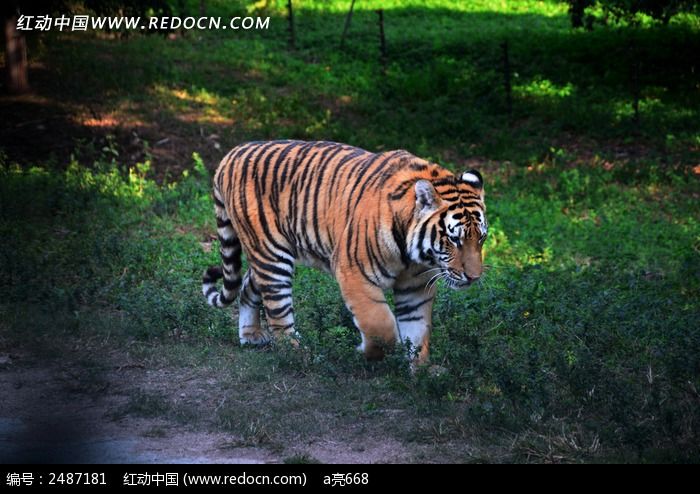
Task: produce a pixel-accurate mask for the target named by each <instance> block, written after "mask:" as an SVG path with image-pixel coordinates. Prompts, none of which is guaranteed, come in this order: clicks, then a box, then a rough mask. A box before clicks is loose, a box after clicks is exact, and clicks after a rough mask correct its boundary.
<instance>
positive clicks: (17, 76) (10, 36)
mask: <svg viewBox="0 0 700 494" xmlns="http://www.w3.org/2000/svg"><path fill="white" fill-rule="evenodd" d="M5 70H6V71H7V89H8V91H9V92H11V93H24V92H27V91H29V78H28V77H27V41H26V40H25V38H24V34H23V33H22V31H18V30H17V15H16V14H13V15H9V16H7V17H5Z"/></svg>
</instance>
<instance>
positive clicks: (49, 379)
mask: <svg viewBox="0 0 700 494" xmlns="http://www.w3.org/2000/svg"><path fill="white" fill-rule="evenodd" d="M110 360H114V359H113V356H112V358H110ZM108 369H109V370H108V372H101V373H99V374H95V373H93V372H91V371H90V369H89V368H85V367H84V366H83V365H81V364H80V363H76V362H67V361H64V362H62V363H58V362H55V361H54V362H49V361H47V360H45V359H40V358H37V357H34V356H30V355H28V354H18V353H10V354H7V353H5V354H0V396H2V403H1V404H0V462H2V463H19V462H21V463H24V462H29V463H32V462H34V463H37V462H38V463H280V462H283V461H284V460H285V459H286V458H287V459H288V458H294V457H295V455H300V456H301V457H307V458H308V457H310V458H313V459H314V460H317V461H320V462H322V463H375V462H386V461H401V460H402V458H406V450H405V449H404V446H403V445H402V444H400V443H398V442H397V441H395V440H392V439H389V438H384V439H382V438H375V440H374V441H372V443H371V444H363V445H361V446H360V445H357V444H348V443H346V442H343V441H338V440H335V439H334V438H333V437H321V438H318V440H315V441H313V442H311V443H307V444H304V445H292V444H290V445H285V446H284V447H282V448H280V447H279V446H277V447H275V448H266V447H249V446H241V443H242V441H241V438H240V437H236V436H235V435H233V434H229V433H225V432H219V431H211V430H206V429H207V428H206V427H198V426H191V425H188V424H183V423H177V422H176V421H172V420H169V419H168V418H163V417H157V418H149V417H140V416H138V414H133V413H130V412H129V406H128V405H129V403H130V400H133V396H134V391H135V390H138V389H144V388H148V387H152V386H154V383H155V385H157V386H159V387H161V388H162V386H163V384H162V382H163V381H164V379H163V377H164V375H163V373H167V374H169V375H167V376H165V377H168V378H170V379H165V381H167V382H170V383H171V384H170V385H168V386H167V389H168V390H169V392H171V393H177V394H178V395H180V393H179V392H180V391H182V390H186V387H180V384H179V383H182V381H183V380H178V379H172V378H173V377H174V376H173V375H172V374H173V373H174V372H177V370H175V369H160V370H157V371H146V370H144V369H142V368H140V366H125V367H120V366H116V365H111V366H109V367H108ZM190 381H192V379H191V378H190ZM187 391H188V392H189V391H190V390H187ZM184 395H185V393H184V392H183V393H182V395H181V396H184ZM203 429H204V430H203Z"/></svg>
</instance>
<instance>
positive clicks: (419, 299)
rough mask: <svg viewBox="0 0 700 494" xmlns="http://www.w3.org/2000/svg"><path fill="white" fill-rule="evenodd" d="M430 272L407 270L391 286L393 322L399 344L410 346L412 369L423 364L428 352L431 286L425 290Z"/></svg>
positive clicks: (430, 328) (433, 294) (429, 278)
mask: <svg viewBox="0 0 700 494" xmlns="http://www.w3.org/2000/svg"><path fill="white" fill-rule="evenodd" d="M431 274H436V273H435V272H434V270H426V269H425V268H422V267H421V268H418V270H417V271H416V270H415V269H409V270H406V271H404V272H403V273H401V275H399V277H398V278H397V279H396V283H395V284H394V304H395V313H396V321H397V323H398V326H399V335H400V338H401V342H402V343H406V342H407V341H408V343H410V345H411V357H412V358H413V362H412V363H413V365H420V364H424V363H425V362H427V360H428V355H429V352H430V333H431V331H432V317H433V300H434V299H435V291H436V288H435V285H434V284H432V285H431V286H430V287H428V284H429V282H430V280H431Z"/></svg>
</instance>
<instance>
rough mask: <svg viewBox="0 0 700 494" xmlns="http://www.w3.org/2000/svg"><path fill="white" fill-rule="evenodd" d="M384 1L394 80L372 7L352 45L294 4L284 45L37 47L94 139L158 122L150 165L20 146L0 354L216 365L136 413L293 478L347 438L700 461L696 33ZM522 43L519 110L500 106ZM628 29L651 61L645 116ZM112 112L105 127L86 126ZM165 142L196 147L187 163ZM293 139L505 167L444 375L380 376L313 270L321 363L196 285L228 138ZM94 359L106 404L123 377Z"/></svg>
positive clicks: (142, 392)
mask: <svg viewBox="0 0 700 494" xmlns="http://www.w3.org/2000/svg"><path fill="white" fill-rule="evenodd" d="M383 4H384V5H385V7H384V8H385V9H386V22H387V36H388V42H389V53H390V56H389V62H388V65H387V67H386V71H385V74H383V73H382V70H381V68H380V66H379V65H378V62H377V56H378V54H377V51H376V50H377V49H376V40H375V35H376V34H375V32H374V30H375V24H374V23H375V22H376V19H375V14H374V13H373V12H372V10H371V9H372V8H374V4H369V3H365V2H362V10H358V12H357V13H356V16H355V18H354V20H353V27H352V30H351V36H350V38H349V40H348V47H347V49H346V51H345V52H340V51H339V50H338V49H337V47H336V46H337V45H336V43H337V41H339V33H340V30H341V28H342V22H343V19H344V17H343V12H344V9H346V8H347V6H346V4H345V3H343V2H332V3H330V4H326V3H325V2H313V1H308V2H304V3H303V4H302V6H301V7H300V8H299V10H298V22H299V24H298V31H299V48H298V49H297V50H296V51H288V50H287V49H286V38H285V32H284V28H285V26H284V20H283V19H282V18H281V17H280V15H281V8H280V7H276V6H272V7H269V12H270V13H271V15H272V16H273V20H272V26H273V27H272V29H271V30H270V31H268V32H265V33H238V34H236V35H235V36H228V37H225V36H222V35H221V34H220V33H195V32H190V33H187V35H186V36H185V37H184V38H178V39H174V40H169V39H166V38H163V37H158V36H149V37H145V36H132V37H130V38H128V39H126V40H119V41H117V40H107V39H98V38H96V37H61V38H60V39H56V40H55V42H53V43H49V44H47V45H45V46H44V47H43V48H40V49H38V50H37V51H36V52H35V53H36V56H37V57H38V58H39V60H41V61H42V62H44V63H46V64H47V66H48V69H47V70H50V71H52V73H57V74H61V73H65V71H66V70H68V68H69V67H70V68H71V70H74V71H75V73H77V74H80V77H69V78H63V79H60V81H61V82H60V84H59V83H57V82H45V83H41V84H45V85H44V86H41V84H40V87H41V88H42V90H43V91H45V93H46V95H47V97H48V98H52V99H53V101H54V103H55V104H59V103H58V102H59V101H60V102H61V103H60V104H61V105H63V108H68V109H69V110H70V111H71V112H72V113H71V115H73V116H74V118H75V120H76V121H78V122H82V124H81V125H83V127H89V125H88V124H92V125H97V126H98V127H99V125H102V124H104V122H105V121H108V120H109V119H108V118H107V115H111V117H110V118H113V119H114V120H116V121H118V122H122V123H123V125H125V126H126V127H127V128H128V129H132V128H133V129H136V131H137V132H138V134H139V136H140V138H141V142H139V149H140V153H139V154H138V155H137V156H136V157H133V154H131V153H129V152H128V150H127V147H128V146H127V145H126V144H125V142H124V141H123V140H120V139H121V138H120V137H119V129H116V130H115V129H113V128H109V127H106V129H107V131H108V132H111V133H114V134H115V135H116V136H117V137H113V138H109V139H107V140H105V141H102V140H100V139H95V140H93V141H90V142H82V143H77V144H76V146H77V147H76V149H75V154H74V157H73V159H68V158H61V157H60V156H57V155H54V157H53V158H51V157H50V156H49V155H46V156H40V155H36V156H37V158H36V159H26V158H24V159H22V158H18V157H17V155H16V154H14V155H13V154H12V151H13V150H15V151H16V149H17V148H13V146H12V144H11V143H9V142H8V143H4V144H3V147H6V148H7V150H8V151H7V155H5V156H4V157H3V158H2V168H1V171H0V174H1V176H0V236H2V238H3V242H2V246H1V247H0V290H1V291H2V293H3V298H2V301H1V302H0V319H1V320H2V327H3V333H4V336H3V337H4V338H8V339H10V340H11V341H12V342H14V343H15V344H19V343H20V342H22V344H29V345H32V346H33V347H34V351H36V352H39V353H40V354H42V355H45V356H46V357H47V358H49V357H51V356H55V355H56V354H57V351H58V350H57V348H62V346H61V345H64V343H62V341H63V340H65V341H66V342H68V343H65V345H68V346H69V347H70V344H72V342H77V344H76V346H78V345H86V346H89V345H90V343H89V342H90V341H93V340H94V341H98V340H99V341H108V342H109V348H116V349H117V351H123V352H127V353H128V354H129V355H130V356H131V357H132V358H135V359H138V360H139V361H140V362H143V363H144V365H145V366H147V367H148V368H154V369H181V370H183V371H184V370H187V371H188V372H189V371H190V370H191V371H192V372H196V373H197V374H196V377H197V380H198V381H197V382H199V381H202V382H204V384H201V388H202V389H204V391H205V392H204V394H202V395H201V396H200V395H197V396H196V398H197V399H195V397H194V396H193V397H191V396H189V395H187V396H186V397H185V398H181V397H180V391H179V390H176V389H173V388H162V389H161V388H159V389H135V390H134V391H133V394H132V396H131V397H130V398H129V400H127V402H126V403H125V404H124V406H123V408H122V409H120V410H117V411H116V412H115V413H116V414H117V415H135V416H142V417H165V418H167V419H169V420H172V421H173V422H175V423H177V424H178V425H179V426H180V427H195V428H206V429H212V430H219V431H226V432H230V433H233V434H235V435H236V437H239V438H240V442H239V443H237V445H238V446H241V445H243V446H262V447H267V448H271V449H274V450H279V451H285V454H284V456H285V457H286V458H288V461H289V462H308V461H313V460H314V458H313V457H312V456H310V455H309V453H307V452H306V451H304V450H291V451H290V450H289V445H290V444H303V443H304V442H307V443H308V442H310V441H313V440H315V439H318V438H320V437H327V436H329V435H333V434H337V435H338V437H340V439H341V440H342V441H345V442H346V443H347V444H351V445H352V444H362V442H363V441H364V440H365V439H366V438H371V437H389V438H391V439H393V440H396V441H398V442H399V443H401V444H403V445H405V447H406V448H407V449H408V450H410V451H411V455H412V456H411V458H412V459H413V460H414V461H493V462H500V461H548V462H558V461H574V462H577V461H643V462H652V461H698V460H700V450H698V447H697V445H698V444H700V441H699V440H698V439H699V438H698V432H699V424H700V422H699V421H700V415H699V413H698V410H700V407H699V406H698V405H699V404H700V394H698V388H699V387H700V333H699V332H698V322H699V321H700V307H699V305H698V300H700V255H699V254H700V251H699V249H700V225H698V218H700V207H699V206H698V204H699V203H698V200H697V199H698V197H699V194H700V189H699V187H698V182H697V177H695V176H693V173H692V171H691V170H692V166H693V165H695V164H696V163H697V159H698V156H699V154H698V142H700V126H699V125H698V122H699V121H700V119H699V118H698V113H697V109H698V108H700V105H698V103H699V101H698V96H699V95H698V92H697V88H696V87H695V86H694V84H697V80H696V79H693V78H692V77H691V74H690V72H689V71H690V70H691V68H690V67H689V65H688V64H684V63H681V61H682V60H684V57H686V56H688V58H687V59H688V60H690V59H691V58H690V57H689V54H690V53H692V52H693V50H695V51H697V50H696V48H697V47H698V36H697V20H694V18H692V17H691V18H686V19H685V20H684V21H683V22H681V21H678V22H676V23H673V24H672V25H671V26H669V27H667V28H662V27H655V26H649V27H645V28H643V29H639V30H638V31H636V32H632V31H630V30H628V29H619V30H616V29H602V28H600V29H596V30H595V31H594V32H593V33H584V32H575V31H571V30H569V28H568V20H567V18H566V12H565V11H566V7H565V6H563V5H562V4H559V3H556V2H512V3H510V4H509V6H506V7H501V3H500V2H492V1H490V0H484V1H482V2H469V3H468V4H467V3H464V4H463V5H462V6H460V7H459V8H458V7H456V6H455V5H454V4H452V3H450V2H447V1H443V0H435V1H432V2H427V1H425V2H411V3H410V4H406V3H403V2H401V3H399V2H395V3H387V2H383ZM208 5H209V8H210V9H212V12H213V13H217V12H219V11H221V12H224V11H223V9H224V6H223V5H224V4H223V3H220V2H219V3H217V2H214V1H212V2H208ZM358 5H359V4H358ZM494 6H496V7H497V8H496V7H494ZM193 8H194V7H193ZM222 15H224V14H222ZM226 15H228V14H226ZM505 38H508V41H509V47H510V51H511V57H512V64H513V69H514V72H515V73H514V74H513V76H514V77H513V98H514V113H513V115H512V116H508V115H507V114H506V113H505V107H504V100H503V95H502V94H501V93H500V92H499V90H497V89H496V90H494V88H499V87H500V84H501V80H502V76H501V75H500V73H499V70H500V67H501V65H500V63H501V62H500V56H501V55H500V53H501V51H500V42H501V41H502V40H503V39H505ZM632 39H634V40H635V41H634V43H636V44H634V45H633V46H634V48H633V49H635V50H639V53H641V54H642V55H640V59H641V60H642V63H643V67H647V68H648V70H647V71H644V72H643V75H642V76H641V78H642V80H641V81H640V82H641V86H642V90H641V100H640V111H641V113H640V120H639V122H636V121H635V119H634V117H633V115H632V113H631V97H630V87H629V78H628V76H629V68H630V67H629V66H628V65H626V64H625V61H626V60H627V59H628V57H627V56H626V55H625V53H627V52H626V51H625V50H627V49H628V48H627V47H628V46H629V43H630V40H632ZM694 47H695V48H694ZM154 54H157V56H155V55H154ZM661 67H663V68H665V69H668V70H665V71H664V72H663V73H662V72H660V71H659V69H660V68H661ZM56 80H59V79H56ZM54 103H52V104H54ZM88 107H89V108H92V109H93V110H95V112H96V113H97V114H98V116H99V117H100V118H96V119H93V120H85V118H84V117H85V114H84V109H85V108H88ZM81 119H82V120H81ZM94 120H97V122H95V121H94ZM98 124H99V125H98ZM122 130H123V129H122ZM212 134H216V135H217V137H216V138H209V137H208V136H211V135H212ZM163 135H167V136H180V137H181V140H180V141H179V144H178V145H179V146H180V148H181V149H179V151H180V154H178V155H177V157H176V159H175V161H172V163H173V166H172V167H170V168H169V169H167V170H166V168H168V166H170V165H168V166H164V165H163V163H170V162H167V159H168V157H167V156H166V157H164V156H163V155H162V154H159V148H158V146H156V145H155V142H156V141H157V140H158V138H159V137H162V136H163ZM273 137H274V138H279V137H297V138H322V139H334V140H339V141H345V142H350V143H353V144H355V145H361V146H365V147H367V148H370V149H391V148H398V147H404V148H406V149H409V150H411V151H412V152H414V153H416V154H420V155H423V156H426V157H431V158H432V159H435V160H438V161H440V162H441V163H443V164H445V165H446V166H449V167H453V168H454V167H461V166H464V165H465V164H469V163H473V162H476V163H477V164H480V165H482V167H483V168H484V174H485V175H486V182H487V205H488V212H489V222H490V224H491V235H490V236H489V239H488V241H487V244H486V251H487V254H486V255H487V262H488V263H490V264H491V265H492V266H493V267H492V269H491V270H490V271H489V272H488V274H487V276H486V279H485V282H484V284H483V286H481V287H478V288H473V289H470V290H469V291H468V292H452V291H447V290H445V289H441V290H440V291H439V295H438V300H437V304H436V307H435V310H434V323H435V329H434V336H433V348H432V360H433V362H434V363H436V364H439V365H440V366H442V367H444V369H445V371H444V372H441V373H431V372H428V371H425V372H419V373H418V374H417V375H415V376H412V375H411V374H410V372H409V371H408V369H407V365H406V363H405V362H404V361H403V360H402V359H401V358H400V357H399V356H391V357H389V358H388V359H387V360H386V361H384V362H381V363H367V362H365V361H364V360H363V359H362V358H361V356H360V355H358V354H357V353H356V352H355V350H354V346H355V344H356V343H357V342H358V334H357V331H356V330H355V329H353V325H352V321H351V317H350V316H349V314H348V313H347V311H346V310H345V309H344V307H343V304H342V301H341V299H340V295H339V290H338V287H337V284H336V283H335V281H334V280H333V279H332V278H330V277H328V276H326V275H324V274H322V273H319V272H317V271H313V270H309V269H303V268H300V269H298V271H297V274H296V278H295V285H294V295H295V309H296V316H297V323H298V329H299V331H300V332H301V334H302V336H303V341H304V343H305V345H304V348H302V349H301V350H293V349H289V348H276V349H274V350H269V349H268V350H264V351H257V350H250V349H243V348H240V347H238V345H237V344H235V343H233V342H234V341H236V336H237V335H236V329H235V327H236V321H235V318H233V319H232V318H231V316H230V313H229V312H227V311H220V310H215V309H212V308H210V307H208V306H207V305H206V303H205V300H204V299H203V297H202V296H201V293H200V276H201V273H202V271H203V269H204V268H205V267H206V266H208V265H212V264H217V263H218V262H219V260H218V254H217V248H216V243H214V245H213V249H210V247H211V244H210V241H211V237H210V235H211V234H212V233H213V232H215V224H214V218H213V214H212V211H213V208H212V202H211V198H210V189H209V183H210V182H209V176H210V169H211V168H212V167H213V166H215V164H216V157H217V156H219V157H220V155H221V154H222V153H223V152H225V150H226V149H227V147H228V146H231V145H234V144H236V143H238V142H240V141H242V140H247V139H252V138H256V139H264V138H273ZM144 140H148V141H149V142H150V145H148V144H146V143H144V142H143V141H144ZM212 142H217V143H220V147H221V150H220V151H219V150H217V149H216V148H215V147H214V146H213V145H212ZM38 147H41V146H38ZM38 151H45V150H44V149H39V150H38ZM193 151H199V152H200V153H201V155H202V156H203V157H204V160H203V159H202V158H200V157H199V155H197V154H195V155H194V156H193V157H192V158H190V156H192V152H193ZM28 155H30V156H33V155H31V154H28ZM169 159H173V158H172V157H170V158H169ZM164 160H166V161H164ZM181 170H185V171H184V173H181ZM95 345H97V343H95ZM105 345H106V344H105ZM71 348H73V347H71ZM72 352H74V353H75V350H72ZM69 353H70V352H69ZM78 353H79V352H78ZM90 366H91V368H93V367H94V369H95V370H94V373H95V376H94V378H93V379H92V380H93V381H95V383H96V384H95V386H93V387H95V388H97V387H98V385H99V384H100V383H102V382H103V377H102V376H101V373H104V372H106V370H105V369H104V368H102V367H100V366H99V365H97V364H96V362H92V363H91V364H90ZM205 378H210V379H211V380H212V382H213V384H206V379H205ZM202 396H203V397H202Z"/></svg>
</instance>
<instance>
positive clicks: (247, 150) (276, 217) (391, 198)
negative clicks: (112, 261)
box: [202, 141, 486, 351]
mask: <svg viewBox="0 0 700 494" xmlns="http://www.w3.org/2000/svg"><path fill="white" fill-rule="evenodd" d="M465 177H466V178H467V179H468V180H467V179H465ZM482 185H483V182H482V179H481V176H480V175H478V173H477V172H467V174H464V175H463V176H462V177H456V176H455V175H453V174H452V173H451V172H449V171H448V170H446V169H444V168H441V167H440V166H438V165H435V164H432V163H429V162H427V161H425V160H422V159H420V158H417V157H415V156H413V155H411V154H410V153H408V152H407V151H402V150H400V151H389V152H384V153H371V152H368V151H365V150H362V149H359V148H355V147H352V146H348V145H345V144H339V143H334V142H303V141H269V142H249V143H246V144H242V145H240V146H238V147H236V148H234V149H233V150H231V152H229V153H228V154H227V155H226V157H225V158H224V159H223V160H222V161H221V164H220V165H219V168H218V169H217V171H216V174H215V177H214V200H215V209H216V217H217V229H218V233H219V241H220V244H221V248H220V251H221V256H222V267H215V268H210V269H209V270H208V271H207V273H206V274H205V277H204V282H203V288H202V289H203V292H204V294H205V296H206V297H207V300H208V302H209V303H210V304H211V305H214V306H217V307H222V306H225V305H228V304H230V303H231V302H232V301H233V300H234V299H235V297H236V296H237V295H238V293H239V291H240V292H241V308H242V309H241V322H240V323H239V326H240V331H241V334H240V335H241V341H242V342H258V343H259V342H262V341H266V339H267V337H265V336H264V335H261V333H260V329H259V327H258V326H259V321H258V318H257V315H256V314H257V312H256V311H257V310H258V309H257V308H258V307H259V306H260V304H262V306H263V307H264V309H265V313H266V315H267V319H268V325H269V327H270V328H271V329H272V330H273V332H276V333H285V334H292V333H293V328H294V319H293V308H292V298H291V286H292V285H291V283H292V276H293V273H294V266H295V264H308V265H313V266H317V267H320V268H322V269H325V270H327V271H329V272H331V273H333V274H334V275H335V276H336V278H337V279H338V281H339V282H340V284H341V290H342V291H343V296H344V298H345V301H346V304H347V305H348V307H349V308H350V309H351V310H352V311H353V312H354V313H355V314H356V320H357V321H358V325H359V326H360V330H361V331H362V334H363V342H364V343H363V345H366V346H365V350H366V351H367V347H368V346H371V343H369V340H368V338H369V337H371V336H379V337H380V338H384V339H385V340H390V339H391V337H390V335H389V333H392V331H393V333H392V334H394V333H396V332H397V330H396V327H397V323H396V320H395V319H394V318H393V316H391V320H389V316H387V314H386V312H385V310H384V309H377V311H378V312H377V314H376V316H377V317H378V318H380V319H382V320H383V322H382V324H380V326H381V328H380V329H376V328H375V329H372V328H373V327H374V326H376V325H374V324H370V325H369V326H372V328H370V327H369V326H367V325H365V326H367V327H364V328H363V321H364V317H362V316H361V315H358V313H357V311H361V310H362V308H360V307H358V306H357V305H358V303H365V304H370V305H371V304H380V305H383V306H385V305H386V304H385V301H384V299H383V295H382V293H381V291H382V290H383V289H387V288H392V287H395V288H397V289H399V290H403V292H402V293H404V295H401V297H403V299H405V300H403V299H402V300H403V301H402V305H401V306H397V316H399V323H400V321H401V320H402V318H403V319H404V320H406V321H411V322H415V321H417V320H418V319H420V318H421V317H422V318H425V317H426V316H425V314H424V312H422V311H423V307H424V306H426V305H428V306H429V305H431V302H430V303H429V301H428V299H425V298H422V297H421V298H420V300H416V296H415V293H414V291H417V289H416V290H412V289H410V288H412V287H413V285H411V284H410V283H408V284H407V282H406V281H405V280H404V278H403V277H405V275H406V273H407V272H411V273H413V274H416V275H417V276H418V277H419V278H420V276H419V275H420V273H421V272H427V271H426V270H428V269H429V268H431V267H433V266H439V267H440V269H443V270H444V271H445V273H451V274H453V275H454V274H455V273H457V274H456V275H455V276H461V277H462V278H464V276H467V275H465V274H464V273H465V272H466V268H465V267H464V266H462V267H463V269H461V270H460V269H459V266H458V264H457V261H456V259H458V258H459V259H461V261H459V262H462V263H463V262H464V259H466V257H465V255H462V254H460V253H459V252H458V251H459V250H460V248H462V247H463V246H466V245H467V244H469V245H472V244H473V245H472V247H475V246H477V245H478V249H479V256H478V259H479V261H480V245H481V244H480V243H478V242H477V243H474V242H473V241H472V239H475V238H478V239H482V237H483V236H484V235H485V229H486V224H485V216H484V206H483V187H482ZM457 237H459V238H457ZM241 251H243V252H245V255H246V258H247V260H248V264H249V270H248V272H247V273H246V275H245V276H244V277H241V274H240V272H239V271H240V267H241V258H240V254H241ZM467 257H468V256H467ZM472 257H473V258H474V259H476V257H474V256H473V255H472ZM450 263H452V264H454V266H453V265H452V264H450ZM448 264H450V266H448ZM479 269H480V268H479ZM475 272H476V271H475V270H472V272H471V275H470V276H471V278H475V276H474V273H475ZM460 273H461V274H460ZM470 276H467V278H465V279H467V280H468V279H470ZM221 277H223V278H224V287H223V290H222V291H221V292H218V291H217V289H216V287H215V282H216V281H217V280H218V279H219V278H221ZM413 279H414V280H415V277H414V278H413ZM460 279H461V278H460ZM455 280H456V278H455ZM462 281H464V280H462ZM454 282H455V283H458V281H454ZM426 283H427V280H423V284H422V285H420V284H419V286H422V287H425V284H426ZM459 283H461V282H459ZM377 290H378V292H377ZM369 292H372V295H371V296H369V295H367V294H368V293H369ZM375 292H377V293H375ZM405 294H408V295H405ZM365 296H367V298H366V300H365V298H364V297H365ZM430 300H432V298H430ZM244 309H245V313H244ZM369 312H370V313H371V312H372V310H369ZM380 313H381V314H380ZM418 313H420V315H417V314H418ZM389 326H391V328H394V329H393V330H392V329H391V328H389ZM399 326H400V324H399ZM244 327H245V328H247V329H245V330H244ZM251 328H252V329H251ZM387 328H388V329H387ZM246 331H247V332H246ZM375 333H376V334H375ZM387 335H389V336H387ZM414 339H415V338H414Z"/></svg>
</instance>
